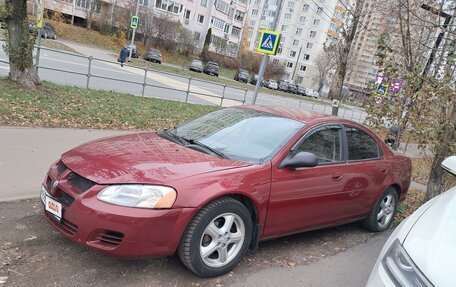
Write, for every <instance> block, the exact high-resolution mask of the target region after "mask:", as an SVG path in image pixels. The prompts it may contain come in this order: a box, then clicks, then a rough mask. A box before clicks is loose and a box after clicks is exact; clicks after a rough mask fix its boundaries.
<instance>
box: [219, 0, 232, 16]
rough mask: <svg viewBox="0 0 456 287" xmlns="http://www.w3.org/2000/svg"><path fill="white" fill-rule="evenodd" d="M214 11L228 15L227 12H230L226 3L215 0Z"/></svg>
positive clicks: (221, 0)
mask: <svg viewBox="0 0 456 287" xmlns="http://www.w3.org/2000/svg"><path fill="white" fill-rule="evenodd" d="M215 9H217V10H218V11H220V12H222V13H224V14H226V15H228V12H229V11H230V4H229V3H226V2H225V1H223V0H216V1H215Z"/></svg>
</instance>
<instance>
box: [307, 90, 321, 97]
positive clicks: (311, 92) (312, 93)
mask: <svg viewBox="0 0 456 287" xmlns="http://www.w3.org/2000/svg"><path fill="white" fill-rule="evenodd" d="M306 96H308V97H312V98H315V99H318V97H319V95H318V92H317V91H315V90H314V89H309V88H306Z"/></svg>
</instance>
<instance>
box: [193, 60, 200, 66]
mask: <svg viewBox="0 0 456 287" xmlns="http://www.w3.org/2000/svg"><path fill="white" fill-rule="evenodd" d="M192 65H195V66H202V65H203V63H201V61H198V60H193V61H192Z"/></svg>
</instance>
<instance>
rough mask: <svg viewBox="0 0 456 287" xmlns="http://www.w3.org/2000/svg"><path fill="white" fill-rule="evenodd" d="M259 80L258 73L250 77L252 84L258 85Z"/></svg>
mask: <svg viewBox="0 0 456 287" xmlns="http://www.w3.org/2000/svg"><path fill="white" fill-rule="evenodd" d="M257 81H258V75H257V74H255V75H253V76H252V77H251V78H250V84H252V85H256V83H257ZM261 86H263V83H261Z"/></svg>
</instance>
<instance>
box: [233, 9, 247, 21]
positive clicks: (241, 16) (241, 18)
mask: <svg viewBox="0 0 456 287" xmlns="http://www.w3.org/2000/svg"><path fill="white" fill-rule="evenodd" d="M244 15H245V13H244V12H241V11H239V10H236V14H234V19H236V20H238V21H239V22H242V21H244Z"/></svg>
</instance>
